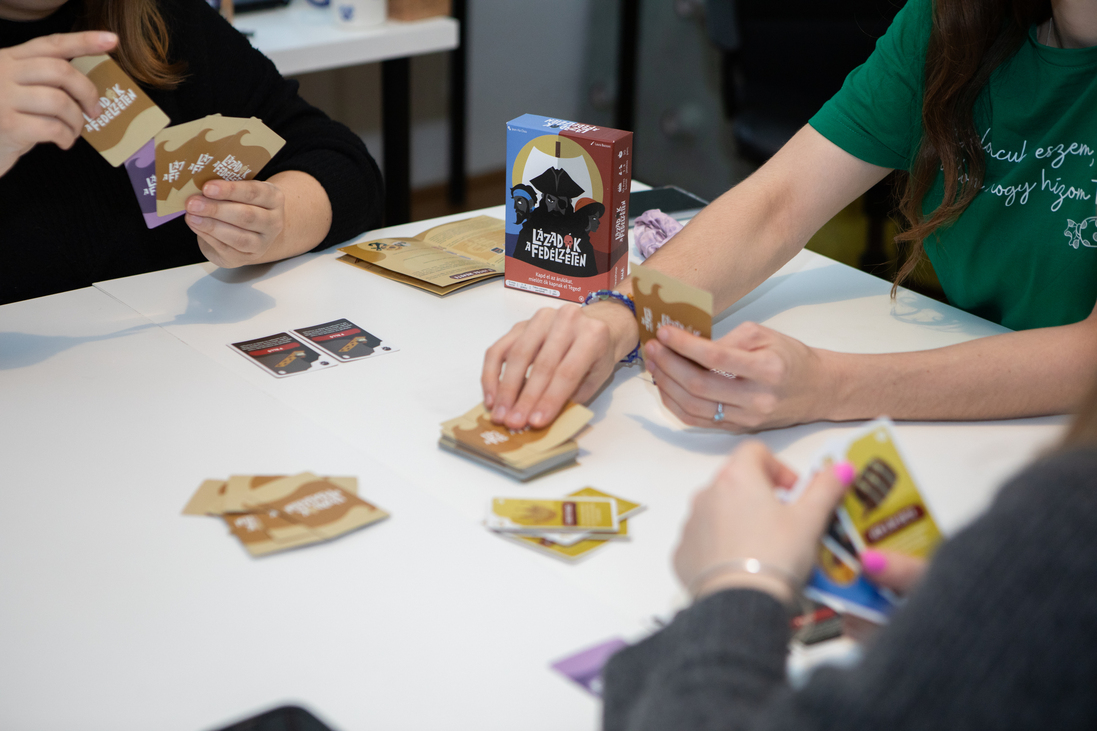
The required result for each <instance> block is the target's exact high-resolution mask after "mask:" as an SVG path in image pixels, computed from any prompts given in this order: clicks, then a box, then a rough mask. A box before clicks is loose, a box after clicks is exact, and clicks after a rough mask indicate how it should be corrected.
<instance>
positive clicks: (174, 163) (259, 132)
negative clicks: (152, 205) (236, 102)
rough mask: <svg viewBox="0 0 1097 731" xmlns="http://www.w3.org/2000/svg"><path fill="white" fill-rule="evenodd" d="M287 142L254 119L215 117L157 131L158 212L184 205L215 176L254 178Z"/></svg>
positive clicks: (232, 178)
mask: <svg viewBox="0 0 1097 731" xmlns="http://www.w3.org/2000/svg"><path fill="white" fill-rule="evenodd" d="M285 144H286V141H285V140H283V139H282V138H281V137H279V136H278V135H277V134H275V133H274V132H272V131H271V130H270V129H269V128H268V127H267V126H266V125H265V124H263V123H262V122H261V121H260V120H258V119H256V118H255V117H251V118H249V119H241V118H238V117H221V116H219V115H214V116H211V117H205V118H204V119H201V120H195V122H188V123H186V124H181V125H177V126H175V127H169V128H168V129H166V130H163V131H162V132H161V133H160V134H158V135H156V173H157V177H156V179H157V186H156V213H157V215H159V216H166V215H169V214H171V213H176V212H178V211H181V210H183V209H184V208H185V206H186V202H187V198H189V197H190V196H192V195H196V194H198V193H201V192H202V186H203V185H205V184H206V183H208V182H209V181H211V180H218V179H220V180H231V181H237V180H251V179H252V178H254V177H255V176H256V175H257V174H258V173H259V171H260V170H262V169H263V167H264V166H266V164H267V163H268V162H270V161H271V158H273V157H274V156H275V154H277V153H278V151H279V150H280V149H282V146H283V145H285Z"/></svg>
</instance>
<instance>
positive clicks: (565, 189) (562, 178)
mask: <svg viewBox="0 0 1097 731" xmlns="http://www.w3.org/2000/svg"><path fill="white" fill-rule="evenodd" d="M529 182H530V183H532V184H533V187H534V188H537V190H539V191H541V193H543V194H544V195H551V196H555V197H557V198H575V197H576V196H578V195H580V194H581V193H582V192H583V188H582V187H580V185H579V184H578V183H576V182H575V181H574V180H572V179H571V176H570V175H568V172H567V170H561V169H558V168H549V169H547V170H545V172H543V173H541V174H540V175H538V176H537V177H536V178H534V179H533V180H531V181H529Z"/></svg>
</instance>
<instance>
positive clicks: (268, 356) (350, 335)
mask: <svg viewBox="0 0 1097 731" xmlns="http://www.w3.org/2000/svg"><path fill="white" fill-rule="evenodd" d="M229 347H230V348H232V349H233V350H234V351H236V352H237V353H240V354H241V355H243V356H245V357H246V358H247V359H248V360H250V361H251V362H252V363H255V364H256V365H257V366H259V367H261V368H262V369H263V370H265V371H266V372H267V373H270V374H271V375H272V376H274V377H276V378H285V377H286V376H293V375H296V374H298V373H306V372H309V371H318V370H323V369H324V368H330V367H332V366H334V365H338V364H339V363H341V362H346V361H352V360H364V359H366V358H369V357H372V356H375V355H383V354H384V353H393V352H396V350H397V348H396V347H395V346H393V345H391V344H390V343H387V342H385V341H383V340H381V338H379V337H377V336H376V335H373V334H371V333H369V332H366V331H365V330H363V329H362V328H360V327H358V326H357V325H355V324H354V323H353V322H351V321H350V320H347V319H345V318H344V319H340V320H332V321H331V322H325V323H322V324H320V325H313V326H311V327H302V328H298V329H296V330H290V331H288V332H280V333H274V334H273V335H264V336H263V337H261V338H254V339H252V340H244V341H241V342H239V343H229Z"/></svg>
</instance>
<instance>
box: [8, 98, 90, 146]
mask: <svg viewBox="0 0 1097 731" xmlns="http://www.w3.org/2000/svg"><path fill="white" fill-rule="evenodd" d="M13 96H14V97H15V98H14V99H12V101H11V103H12V106H13V107H15V109H17V110H18V111H20V112H22V113H24V114H33V115H35V116H38V117H53V118H54V119H56V120H57V121H59V122H61V123H62V124H63V125H65V126H66V127H67V128H68V130H69V132H70V133H71V134H72V136H73V138H76V137H79V136H80V131H81V130H82V129H83V127H84V117H83V114H82V112H81V111H80V107H79V106H77V105H76V102H74V101H73V100H72V97H70V96H69V95H68V94H66V93H65V92H63V91H61V90H60V89H55V88H53V87H51V86H21V87H18V88H17V91H16V92H15V94H14V95H13Z"/></svg>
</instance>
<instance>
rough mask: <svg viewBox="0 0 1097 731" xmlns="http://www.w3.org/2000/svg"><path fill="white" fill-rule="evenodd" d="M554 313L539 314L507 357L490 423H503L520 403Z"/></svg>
mask: <svg viewBox="0 0 1097 731" xmlns="http://www.w3.org/2000/svg"><path fill="white" fill-rule="evenodd" d="M554 314H555V313H554V312H553V311H552V310H539V311H538V312H537V313H536V314H534V316H533V317H532V318H530V320H529V322H527V323H526V327H525V329H524V330H523V332H522V336H521V337H520V338H518V339H517V340H515V341H514V342H513V343H512V344H511V346H510V348H509V349H508V350H507V354H506V368H505V369H503V375H502V377H501V378H500V379H499V385H498V386H497V387H496V390H495V406H494V407H493V408H492V411H491V420H492V421H494V422H495V423H496V424H501V423H503V420H504V419H506V416H507V412H508V411H509V410H510V409H511V407H512V406H514V403H515V402H516V401H517V400H518V394H519V393H521V391H522V386H523V385H524V384H525V382H526V372H527V371H528V370H529V367H530V364H531V363H533V359H534V358H536V357H538V354H539V353H540V352H541V348H542V345H543V344H544V342H545V340H546V338H547V337H548V334H549V330H550V329H551V327H552V320H553V318H554ZM560 355H561V354H559V353H556V354H546V358H552V357H555V358H556V359H557V361H559V358H560Z"/></svg>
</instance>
